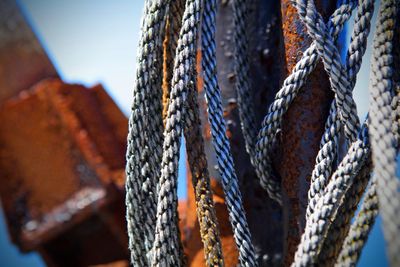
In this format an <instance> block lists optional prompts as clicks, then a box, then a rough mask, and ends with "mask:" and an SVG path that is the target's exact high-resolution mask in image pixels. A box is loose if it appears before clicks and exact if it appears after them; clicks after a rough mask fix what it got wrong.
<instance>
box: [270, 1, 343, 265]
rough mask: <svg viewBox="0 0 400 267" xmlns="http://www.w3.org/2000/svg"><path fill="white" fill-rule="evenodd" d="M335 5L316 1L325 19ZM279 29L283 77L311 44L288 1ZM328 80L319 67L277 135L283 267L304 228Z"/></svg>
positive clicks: (325, 112)
mask: <svg viewBox="0 0 400 267" xmlns="http://www.w3.org/2000/svg"><path fill="white" fill-rule="evenodd" d="M335 2H336V1H330V3H329V1H317V6H318V8H319V10H320V11H321V10H322V11H321V13H322V14H323V16H324V17H325V18H326V17H328V15H329V14H331V12H332V11H333V8H334V7H335ZM281 12H282V22H283V23H282V28H283V37H284V51H285V61H286V62H285V63H286V73H290V72H291V70H292V69H293V67H294V66H295V64H296V63H297V61H298V60H299V59H300V58H301V56H302V53H303V52H304V51H305V50H306V49H307V48H308V47H309V45H310V43H311V40H310V38H309V37H308V35H307V32H306V29H305V27H304V25H303V23H302V22H301V21H300V18H299V17H298V15H297V11H296V9H295V8H294V7H293V5H292V4H291V1H290V0H283V1H282V2H281ZM329 88H330V85H329V80H328V76H327V75H326V73H325V71H324V69H323V66H322V63H320V64H318V66H317V68H316V69H315V70H314V72H313V73H312V74H311V75H310V77H309V78H308V81H307V83H306V84H305V86H303V87H302V89H301V91H300V93H299V94H298V96H297V98H296V99H295V100H294V101H293V103H292V104H291V106H290V108H289V110H288V112H287V114H286V115H285V116H284V119H283V125H282V132H281V135H280V145H279V151H278V155H279V159H278V160H277V161H276V164H275V165H276V167H277V170H278V172H279V175H280V177H281V178H282V184H283V188H284V190H285V192H286V194H287V197H288V206H287V207H285V208H287V209H288V212H287V213H286V214H288V218H287V219H285V223H286V225H285V228H286V231H285V232H286V233H285V234H286V244H285V246H286V247H287V251H286V253H285V265H286V266H289V265H290V263H291V262H292V261H293V257H294V253H295V250H296V248H297V245H298V243H299V241H300V236H301V233H302V232H303V229H304V224H305V210H306V207H307V192H308V188H309V181H310V177H311V172H312V169H313V167H314V165H315V158H316V155H317V153H318V149H319V143H320V140H321V137H322V134H323V131H324V124H325V121H326V118H327V116H328V112H329V106H330V103H331V101H332V99H333V94H332V92H331V91H330V89H329Z"/></svg>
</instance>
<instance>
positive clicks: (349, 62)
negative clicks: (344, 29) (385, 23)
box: [307, 0, 374, 218]
mask: <svg viewBox="0 0 400 267" xmlns="http://www.w3.org/2000/svg"><path fill="white" fill-rule="evenodd" d="M373 13H374V2H373V1H372V0H360V1H359V2H358V8H357V13H356V17H355V23H354V28H353V33H352V36H351V40H350V45H349V48H348V51H347V58H346V70H347V73H348V77H349V81H350V89H351V91H352V90H353V89H354V86H355V81H356V76H357V73H358V71H359V70H360V66H361V62H362V56H363V55H364V53H365V50H366V44H367V38H368V35H369V31H370V25H371V18H372V15H373ZM340 129H341V122H340V120H339V117H338V114H337V103H336V100H334V101H333V103H332V105H331V110H330V113H329V117H328V119H327V123H326V126H325V133H324V135H323V138H322V140H321V148H320V151H319V152H318V155H317V159H316V164H315V167H314V170H313V172H312V175H311V184H310V189H309V192H308V202H309V204H308V206H307V218H308V217H309V216H310V214H311V213H312V212H313V211H314V208H315V204H316V202H317V201H318V198H319V197H320V195H321V193H322V191H323V189H324V188H325V186H326V183H327V181H328V180H329V177H330V176H331V175H332V168H333V165H334V162H335V159H336V156H337V148H338V146H339V143H338V142H339V135H340Z"/></svg>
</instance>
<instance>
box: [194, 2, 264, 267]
mask: <svg viewBox="0 0 400 267" xmlns="http://www.w3.org/2000/svg"><path fill="white" fill-rule="evenodd" d="M215 12H216V1H215V0H211V1H206V5H205V12H204V16H203V25H202V27H203V28H202V68H203V72H204V89H205V92H206V100H207V106H208V108H207V111H208V115H209V116H208V119H209V122H210V125H211V134H212V137H213V144H214V149H215V152H216V155H217V162H218V170H219V172H220V175H221V178H222V187H223V190H224V193H225V198H226V205H227V208H228V212H229V218H230V222H231V224H232V229H233V233H234V238H235V242H236V246H237V248H238V251H239V260H240V264H241V266H257V263H256V260H255V252H254V248H253V244H252V243H251V234H250V231H249V227H248V224H247V219H246V216H245V212H244V209H243V204H242V197H241V193H240V190H239V185H238V179H237V176H236V173H235V169H234V164H233V158H232V154H231V148H230V144H229V140H228V138H227V136H226V125H225V120H224V118H223V116H222V114H223V110H222V103H221V93H220V89H219V86H218V81H217V66H216V52H215Z"/></svg>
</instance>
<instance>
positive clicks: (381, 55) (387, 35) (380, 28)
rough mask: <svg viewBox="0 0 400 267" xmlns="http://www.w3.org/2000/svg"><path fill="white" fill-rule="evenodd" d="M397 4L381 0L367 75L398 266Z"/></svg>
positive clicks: (380, 187)
mask: <svg viewBox="0 0 400 267" xmlns="http://www.w3.org/2000/svg"><path fill="white" fill-rule="evenodd" d="M397 5H398V2H397V1H394V0H392V1H390V0H388V1H381V5H380V10H379V15H378V19H377V26H376V32H375V37H374V44H373V54H372V62H371V76H370V123H371V130H370V135H371V147H372V152H373V154H372V160H373V163H374V175H376V180H377V194H378V199H379V208H380V212H381V214H382V220H383V225H384V234H385V239H386V241H387V251H388V257H389V261H390V263H391V265H392V266H399V265H400V254H399V251H400V239H399V238H397V237H398V236H397V235H398V233H399V231H400V216H399V214H400V183H399V180H398V178H397V177H396V153H397V151H396V138H395V136H394V134H393V131H392V108H391V103H392V99H393V95H394V88H393V82H392V75H393V70H392V68H391V65H392V63H393V57H392V49H393V43H392V39H393V31H394V25H395V18H396V16H395V15H396V9H397Z"/></svg>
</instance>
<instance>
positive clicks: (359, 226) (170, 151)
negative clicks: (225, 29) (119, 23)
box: [126, 0, 400, 266]
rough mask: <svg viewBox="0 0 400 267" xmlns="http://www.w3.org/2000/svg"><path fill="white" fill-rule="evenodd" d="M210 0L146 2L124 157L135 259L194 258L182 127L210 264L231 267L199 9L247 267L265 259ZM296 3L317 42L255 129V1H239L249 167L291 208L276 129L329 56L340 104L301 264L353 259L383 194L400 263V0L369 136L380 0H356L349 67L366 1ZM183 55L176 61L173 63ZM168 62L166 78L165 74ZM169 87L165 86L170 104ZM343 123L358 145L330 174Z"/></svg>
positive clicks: (380, 64) (224, 173) (393, 256)
mask: <svg viewBox="0 0 400 267" xmlns="http://www.w3.org/2000/svg"><path fill="white" fill-rule="evenodd" d="M184 2H186V3H185V7H184V6H183V5H184ZM202 2H203V1H201V0H187V1H184V0H175V1H173V0H171V1H162V0H148V1H146V3H145V9H144V14H145V16H144V18H143V20H142V34H141V39H140V43H139V55H138V70H137V76H136V81H135V87H134V90H133V95H134V96H133V104H132V114H131V116H130V119H129V134H128V149H127V156H126V157H127V167H126V174H127V181H126V205H127V213H126V216H127V221H128V234H129V248H130V250H131V261H132V264H133V265H134V266H149V265H151V266H183V265H185V259H184V253H183V248H182V243H181V241H180V233H179V227H178V220H179V219H178V213H177V192H176V191H177V173H178V161H179V147H180V142H181V135H182V133H183V134H184V136H185V139H186V142H187V143H188V144H190V146H188V147H187V152H188V159H189V164H190V169H191V171H192V178H193V179H192V182H193V186H194V191H195V199H196V208H197V215H198V219H199V224H200V232H201V237H202V241H203V243H204V252H205V257H206V262H207V265H208V266H223V264H224V263H223V257H222V252H221V244H220V240H219V232H218V228H217V220H216V214H215V209H214V204H213V201H212V193H211V189H210V181H209V173H208V170H207V161H206V157H205V153H204V143H203V139H202V137H201V129H200V118H199V111H198V103H197V90H196V86H197V80H196V75H197V73H196V67H195V65H196V53H197V40H198V35H199V27H200V21H201V16H202V20H203V22H202V24H201V25H202V29H201V30H202V38H201V40H202V44H201V46H202V68H203V72H204V77H205V80H204V81H205V85H204V88H205V92H206V100H207V105H208V109H207V110H208V114H209V117H208V119H209V122H210V125H211V133H212V136H213V144H214V148H215V151H216V155H217V161H218V167H219V171H220V175H221V177H222V185H223V189H224V193H225V197H226V204H227V207H228V211H229V218H230V221H231V224H232V228H233V232H234V238H235V242H236V245H237V247H238V250H239V260H240V264H241V266H257V262H256V260H255V251H254V247H253V245H252V242H251V234H250V231H249V228H248V224H247V220H246V216H245V212H244V209H243V204H242V198H241V193H240V190H239V185H238V179H237V177H236V173H235V169H234V164H233V159H232V155H231V149H230V144H229V140H228V138H227V136H226V125H225V121H224V118H223V116H222V114H223V111H222V104H221V93H220V89H219V87H218V81H217V75H216V72H217V70H216V51H215V50H216V49H215V46H216V44H215V24H216V22H215V15H216V0H212V1H205V5H204V7H203V9H202ZM294 6H295V7H296V8H297V11H298V14H299V17H300V19H301V20H302V22H303V23H304V24H305V26H306V28H307V31H308V34H309V35H310V37H311V38H312V39H313V42H312V44H311V45H310V47H309V48H308V49H307V50H306V51H305V52H304V54H303V57H302V58H301V60H300V61H299V62H298V63H297V64H296V66H295V67H294V69H293V70H292V73H291V74H290V75H289V76H288V77H287V78H286V79H285V81H284V84H283V86H282V88H281V90H280V91H279V92H278V93H277V94H276V97H275V100H274V102H273V103H272V104H271V105H270V106H269V109H268V113H267V115H266V116H265V118H264V120H263V122H262V127H261V129H260V131H259V132H258V134H257V128H256V123H255V117H254V115H255V113H254V109H253V106H252V104H251V103H252V100H251V98H252V97H251V84H250V81H249V79H248V76H249V75H248V74H249V62H248V59H247V56H248V51H247V43H248V39H247V36H246V23H247V16H248V13H249V7H248V3H247V4H246V3H245V1H234V2H233V10H234V12H233V13H234V23H235V25H236V27H235V31H234V41H235V48H236V49H235V61H236V62H235V71H236V77H237V79H236V81H237V82H236V84H235V88H236V91H237V95H238V104H239V115H240V120H241V126H242V132H243V135H244V139H245V144H246V150H247V152H248V153H249V155H250V159H251V163H252V165H253V166H254V167H255V169H256V173H257V176H258V177H259V178H260V181H261V184H262V186H263V187H264V189H266V191H267V192H268V194H269V196H270V197H271V198H272V199H274V200H276V201H277V202H279V203H281V202H282V196H281V193H282V192H281V186H280V183H279V182H278V181H277V179H276V178H274V174H273V167H272V163H271V156H272V155H271V152H272V148H273V146H274V144H275V143H276V133H277V132H278V130H279V128H280V125H281V121H282V117H283V115H284V114H285V113H286V111H287V110H288V108H289V106H290V104H291V102H292V101H293V99H294V98H295V97H296V95H297V93H298V92H299V90H300V88H301V87H302V85H303V84H304V83H305V82H306V79H307V77H308V75H309V74H310V73H311V72H312V71H313V70H314V69H315V67H316V65H317V63H318V60H319V59H320V58H321V59H322V62H323V64H324V68H325V70H326V71H327V73H328V75H329V78H330V84H331V88H332V90H333V91H334V93H335V99H334V101H333V102H332V104H331V109H330V112H329V117H328V119H327V121H326V125H325V133H324V135H323V136H322V138H321V143H320V151H319V152H318V155H317V158H316V165H315V168H314V170H313V173H312V177H311V186H310V190H309V205H308V207H307V221H306V227H305V230H304V234H303V235H302V238H301V243H300V244H299V247H298V249H297V251H296V254H295V259H294V262H293V264H292V266H310V265H316V264H318V265H320V264H322V265H324V266H332V265H333V264H336V265H341V264H343V265H345V266H348V265H354V264H355V263H356V262H357V260H358V258H359V255H360V251H361V249H362V247H363V245H364V243H365V240H366V238H367V236H368V233H369V231H370V229H371V227H372V224H373V222H374V218H375V216H376V214H377V205H378V203H377V200H379V208H380V210H381V212H382V217H383V222H384V226H385V228H384V230H385V231H384V232H385V237H386V240H387V242H388V244H389V246H388V249H389V257H390V261H391V264H392V265H396V266H397V265H399V264H400V255H397V254H398V251H400V240H397V238H396V236H397V235H396V234H397V233H398V232H399V231H400V217H398V216H397V215H398V213H399V212H400V182H399V180H398V179H397V177H396V153H397V145H398V139H399V136H400V135H399V130H398V128H400V127H399V126H398V117H399V115H398V106H399V105H398V99H397V98H396V97H395V96H394V95H395V94H396V93H398V92H396V93H395V92H394V91H395V90H394V86H395V85H394V84H393V82H392V78H393V70H392V66H391V65H392V61H393V57H392V55H391V53H392V46H393V40H392V39H393V30H394V27H395V26H394V25H395V15H396V14H397V8H398V3H397V2H396V1H395V0H388V1H382V2H381V7H380V13H379V14H380V15H379V18H378V22H377V30H376V35H375V38H374V52H373V58H372V65H371V66H372V67H371V83H370V92H371V107H370V118H369V120H370V132H369V133H368V132H367V131H368V128H367V126H366V124H365V125H364V126H363V128H362V129H361V131H360V132H359V128H360V126H359V119H358V116H357V109H356V105H355V102H354V100H353V97H352V91H353V88H354V85H355V81H356V75H357V73H358V71H359V70H360V66H361V62H362V57H363V55H364V53H365V50H366V41H367V37H368V35H369V29H370V21H371V17H372V13H373V9H374V5H373V1H372V0H359V1H358V9H357V14H356V18H355V26H354V29H353V33H352V37H351V41H350V45H349V48H348V51H347V57H346V62H345V64H342V63H341V59H340V54H339V52H338V49H337V48H336V45H335V40H336V38H337V36H338V34H339V32H340V31H341V29H342V28H343V25H344V23H345V22H346V21H347V20H348V19H349V17H350V15H351V12H352V10H353V9H354V7H355V6H356V3H355V1H351V0H348V1H343V3H342V4H341V5H340V6H339V7H338V8H337V10H336V11H335V12H334V14H333V15H332V16H331V17H330V19H329V20H328V22H327V23H325V22H324V21H323V19H322V17H321V15H320V14H319V13H318V12H317V11H316V7H315V4H314V1H312V0H296V2H295V3H294ZM178 31H180V32H179V34H178ZM178 37H179V39H178ZM163 42H164V47H163ZM163 51H164V55H163ZM163 56H164V60H163ZM173 60H174V64H173V68H171V67H169V66H171V65H172V61H173ZM163 64H164V66H163ZM163 67H164V75H160V73H162V70H163ZM162 86H164V92H165V95H164V109H165V110H164V111H163V110H162V108H163V105H162V99H161V95H162V94H161V88H162ZM169 88H171V90H169ZM163 113H164V114H166V116H165V121H164V122H163ZM164 123H165V129H164ZM392 124H394V125H392ZM342 128H343V130H344V134H345V137H346V141H347V143H348V144H350V145H351V146H350V148H349V150H348V152H347V154H346V155H345V157H344V158H343V160H342V161H341V163H340V164H339V166H338V167H337V169H336V171H335V172H334V173H333V174H332V172H333V168H334V165H335V161H336V160H338V159H339V156H338V146H339V138H340V137H341V130H342ZM163 131H164V132H163ZM369 135H370V137H371V150H372V160H373V163H374V181H373V183H372V185H371V186H370V188H369V189H368V191H367V193H366V198H365V200H364V203H363V205H362V209H361V211H360V212H359V214H358V216H357V218H356V221H355V222H354V223H353V224H352V225H350V219H351V217H352V216H353V215H354V213H355V210H356V207H357V205H358V203H359V201H360V198H361V196H362V194H363V192H364V191H365V189H366V187H367V184H368V182H369V180H370V173H371V171H370V168H371V164H370V159H371V153H370V147H369V141H368V136H369ZM375 182H376V185H375ZM375 188H376V191H377V193H375ZM342 245H343V248H342ZM337 258H338V259H337Z"/></svg>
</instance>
